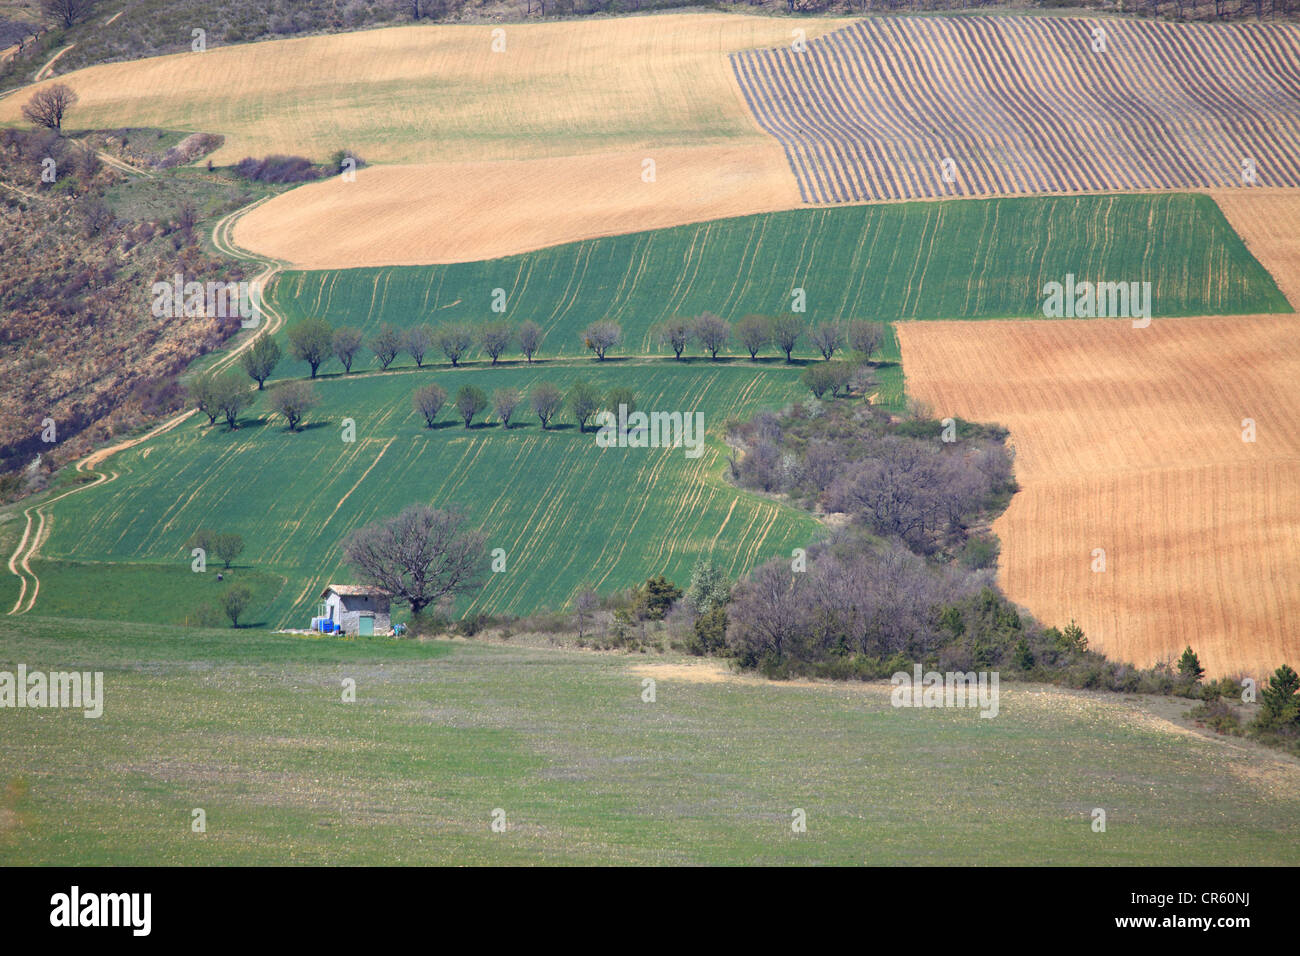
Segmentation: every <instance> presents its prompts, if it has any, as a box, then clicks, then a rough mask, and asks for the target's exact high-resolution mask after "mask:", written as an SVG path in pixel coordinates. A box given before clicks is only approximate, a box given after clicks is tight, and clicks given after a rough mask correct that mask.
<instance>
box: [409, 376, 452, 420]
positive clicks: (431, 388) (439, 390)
mask: <svg viewBox="0 0 1300 956" xmlns="http://www.w3.org/2000/svg"><path fill="white" fill-rule="evenodd" d="M413 401H414V403H415V410H416V411H417V412H419V413H420V414H421V415H423V416H424V425H425V427H426V428H432V427H433V423H434V421H435V420H436V419H437V418H438V413H439V412H440V411H442V409H443V406H444V405H446V404H447V390H446V389H445V388H443V387H442V386H441V385H426V386H424V387H423V388H417V389H416V390H415V395H414V396H413Z"/></svg>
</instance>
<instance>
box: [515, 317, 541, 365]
mask: <svg viewBox="0 0 1300 956" xmlns="http://www.w3.org/2000/svg"><path fill="white" fill-rule="evenodd" d="M543 338H545V336H544V334H543V333H542V327H541V326H540V325H538V324H537V323H536V322H534V321H532V320H531V319H529V320H528V321H527V322H525V323H524V324H523V325H521V326H519V351H521V352H523V353H524V358H526V359H528V364H529V365H531V364H532V363H533V356H534V355H536V354H537V350H538V349H540V348H541V347H542V339H543Z"/></svg>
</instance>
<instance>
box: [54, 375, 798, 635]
mask: <svg viewBox="0 0 1300 956" xmlns="http://www.w3.org/2000/svg"><path fill="white" fill-rule="evenodd" d="M799 371H800V369H799V367H798V366H791V367H787V366H785V365H784V364H783V363H779V364H778V363H775V362H774V363H772V364H771V365H770V366H764V367H763V368H762V369H761V370H759V369H757V368H756V367H755V366H753V365H751V364H749V363H744V364H742V363H717V364H714V363H708V362H703V361H696V362H690V363H685V362H684V363H676V362H669V361H663V360H655V361H641V362H639V363H633V362H605V363H599V364H598V363H595V362H594V361H592V362H586V361H584V362H581V363H578V362H573V361H563V362H548V363H540V364H535V365H534V366H532V367H528V366H520V365H515V366H511V367H508V368H496V369H488V368H483V367H477V366H476V367H471V368H462V369H457V370H455V371H451V370H448V369H445V368H443V369H428V368H426V369H423V370H419V371H414V370H412V371H407V372H390V373H384V374H369V375H357V376H353V377H351V378H347V379H345V378H343V377H341V376H337V377H332V378H326V379H323V380H321V381H319V382H318V384H317V392H318V394H319V396H320V398H321V405H320V407H319V408H318V409H316V410H315V412H313V413H312V415H311V417H310V419H309V421H308V424H307V427H306V428H305V429H304V430H302V431H300V432H298V433H290V432H288V431H287V430H286V429H285V427H284V425H283V423H282V421H281V420H278V419H272V418H271V417H270V415H269V412H268V410H267V404H266V403H267V399H266V397H265V393H264V394H263V396H262V397H261V398H259V400H258V404H257V405H255V406H254V407H253V408H252V409H250V411H249V412H247V413H246V414H245V416H244V421H243V424H242V425H241V427H240V428H239V429H237V430H236V431H233V432H231V431H229V430H227V429H226V427H225V425H224V424H218V425H216V426H208V425H207V424H206V419H204V418H202V417H201V416H191V418H190V419H189V420H187V421H186V422H185V423H184V424H183V425H181V426H180V427H178V428H176V429H173V430H172V431H170V432H168V433H166V434H165V435H162V436H159V437H158V438H157V439H155V440H153V441H151V442H149V443H147V444H145V445H142V446H140V447H138V448H135V449H131V450H128V451H125V452H122V453H120V454H118V455H116V456H114V458H113V459H112V470H113V471H114V472H116V473H117V474H118V476H119V477H117V478H116V479H115V480H113V481H110V482H106V483H104V484H102V485H98V486H96V487H93V488H88V489H86V490H85V491H82V492H79V493H78V494H75V495H72V496H70V497H68V498H66V499H65V500H63V501H61V502H59V504H58V505H57V512H56V518H55V520H54V522H53V531H52V532H51V534H50V538H49V540H48V541H47V542H46V544H45V545H44V546H43V548H42V558H41V560H39V561H38V562H36V563H35V564H34V565H33V570H34V571H35V572H36V574H37V575H38V576H39V577H41V579H42V582H43V583H42V590H41V594H40V597H39V598H38V600H37V605H36V609H37V613H50V614H65V613H66V614H69V615H71V616H75V617H99V616H103V617H112V618H129V619H131V620H136V621H150V622H159V623H177V622H178V621H180V620H181V619H182V618H185V619H192V617H193V615H194V614H195V613H196V612H197V611H198V609H199V608H200V607H201V605H202V604H204V603H207V602H208V601H210V600H212V597H211V595H212V594H213V593H214V592H213V588H214V587H216V585H213V586H209V584H208V583H207V582H206V581H203V580H196V581H195V582H193V583H191V584H188V585H187V584H184V583H183V582H184V581H185V580H186V575H189V576H191V577H193V578H195V579H206V578H209V577H212V576H213V575H214V574H215V572H216V566H215V564H212V563H210V564H209V568H208V571H207V572H206V574H203V575H200V574H194V573H193V572H191V571H190V560H191V559H190V553H189V549H188V548H187V547H186V542H187V541H188V540H189V538H190V536H191V535H192V534H193V533H194V532H195V531H196V530H197V529H199V528H201V527H209V528H213V529H216V530H222V531H233V532H237V533H239V534H241V535H243V537H244V540H245V543H246V550H245V552H244V553H243V554H242V555H241V556H240V558H239V560H238V561H237V562H236V564H237V569H236V573H235V575H234V577H233V578H232V579H237V578H238V577H239V575H242V574H247V573H248V571H249V570H250V569H252V570H255V571H257V572H260V573H263V574H265V575H268V576H275V577H277V578H278V579H280V580H286V581H287V582H288V584H287V585H286V586H284V587H275V586H274V582H273V581H272V580H271V579H270V578H269V577H268V578H267V579H266V580H263V581H262V583H261V586H260V588H259V589H255V590H256V593H257V594H258V595H259V596H261V597H262V598H263V599H264V601H265V603H262V604H257V603H255V604H254V606H253V607H251V608H250V611H249V617H248V620H249V622H250V623H264V624H267V625H269V626H273V627H278V626H293V627H306V626H307V624H308V623H309V619H310V617H311V615H312V613H314V611H313V609H314V608H315V605H316V600H317V597H318V595H319V594H320V591H321V589H322V588H323V587H324V586H325V585H326V584H328V583H330V582H331V581H334V580H340V579H341V580H345V581H347V580H351V573H350V572H348V571H347V570H345V568H344V565H343V561H342V553H341V546H342V542H343V541H344V539H345V538H346V536H347V534H348V532H349V531H351V530H352V529H354V528H357V527H359V526H360V525H363V524H366V523H368V522H370V521H373V520H375V519H377V518H381V517H387V516H389V515H392V514H395V513H397V512H398V511H400V510H401V509H402V508H404V507H406V506H407V505H409V504H412V503H415V502H426V503H429V504H432V505H433V506H435V507H446V506H451V505H455V506H458V507H460V508H462V509H463V510H464V511H465V512H466V514H467V516H468V518H469V520H470V523H471V524H472V525H474V526H476V527H480V528H482V529H483V530H484V531H485V532H486V533H487V537H488V542H487V544H488V548H489V549H494V548H498V547H499V548H502V549H503V550H504V551H505V554H506V571H505V572H502V573H496V574H489V575H488V577H487V581H486V584H485V586H484V588H483V589H482V590H481V591H480V592H478V594H477V596H476V597H475V598H474V599H473V601H472V602H470V601H468V600H467V601H465V602H463V605H462V606H461V607H460V608H459V609H460V610H463V611H473V610H484V611H487V612H489V613H497V614H501V613H529V612H532V611H537V610H541V609H545V608H562V607H566V606H567V605H568V604H569V602H570V600H571V599H572V597H573V596H575V595H576V594H577V592H578V591H579V590H581V589H582V588H583V587H592V588H595V589H597V590H598V591H599V592H601V593H605V592H608V591H610V590H613V589H615V588H619V587H626V586H629V585H632V584H635V583H639V582H641V581H644V580H645V579H646V578H647V577H649V576H650V575H652V574H658V573H665V574H667V575H668V576H669V577H670V578H671V579H673V580H676V581H677V582H678V583H679V584H683V585H684V584H685V583H686V581H687V580H689V577H690V570H691V568H692V567H693V566H694V564H695V562H696V561H697V560H698V559H699V558H700V557H702V556H703V555H705V554H710V553H711V554H714V555H716V557H717V559H718V560H719V562H720V563H721V564H722V565H723V566H724V567H726V568H727V569H728V570H729V571H730V572H731V573H732V574H733V575H738V574H740V573H742V572H743V571H745V570H747V569H748V568H749V567H752V566H753V565H754V564H757V563H760V562H761V561H763V560H766V559H767V558H769V557H772V556H775V555H783V554H784V555H788V554H789V553H790V551H791V549H792V548H795V547H799V546H803V545H806V544H807V543H808V541H809V540H810V539H811V538H812V537H813V536H814V535H815V534H816V533H817V530H818V527H819V526H818V524H817V522H816V520H815V519H814V518H813V517H812V516H810V515H808V514H807V513H805V512H801V511H799V510H797V509H795V508H792V507H789V506H787V505H784V504H779V503H775V502H773V501H770V500H766V499H763V498H761V497H759V496H756V495H753V494H751V493H749V492H745V491H742V490H739V489H737V488H735V487H733V486H732V485H730V484H728V483H727V482H726V480H725V477H724V471H725V468H726V463H725V459H724V456H725V453H726V446H725V444H724V443H723V438H724V426H725V421H726V419H727V418H729V417H732V416H745V415H747V414H748V413H749V412H751V411H753V410H754V409H755V408H757V407H760V406H763V405H780V404H783V403H784V402H786V401H788V400H790V399H791V398H794V397H797V396H799V395H800V394H807V393H806V392H805V391H804V390H803V388H802V386H800V385H799V384H798V383H797V377H798V374H799ZM579 377H585V378H587V379H589V380H590V381H591V382H592V383H593V384H594V385H595V386H596V387H597V388H598V390H599V391H600V392H601V393H602V394H605V393H608V392H609V390H610V389H612V388H614V387H616V386H620V387H621V386H626V387H629V388H632V389H633V391H634V393H635V395H636V400H637V404H638V406H639V407H640V408H642V409H647V410H649V409H657V410H663V411H683V412H693V411H699V412H701V413H702V414H703V416H704V424H705V429H706V436H707V441H706V444H705V446H704V449H703V452H702V454H701V455H700V456H699V457H698V458H693V459H692V458H687V457H686V454H685V449H683V448H661V449H640V448H607V449H602V448H599V447H598V446H597V445H596V440H595V431H594V429H593V430H589V431H587V432H586V433H580V432H579V431H578V429H577V427H576V426H574V425H573V424H572V421H571V419H566V420H564V421H561V422H560V423H559V427H555V426H554V425H553V426H552V428H551V429H549V430H547V431H545V432H543V430H542V429H541V427H540V425H539V423H538V421H537V419H536V417H535V416H533V415H532V413H531V412H530V411H524V412H523V413H522V415H521V418H520V419H519V425H518V426H517V427H515V426H513V425H512V427H511V428H510V429H509V430H507V429H505V428H502V427H501V426H500V423H499V422H496V421H494V420H491V419H490V418H489V419H485V417H484V416H482V415H480V416H479V417H478V419H477V420H476V427H474V428H471V429H466V428H465V427H464V425H463V423H462V422H461V421H460V420H458V419H457V418H456V417H455V416H456V413H455V410H454V409H447V410H444V411H443V412H442V415H441V417H440V420H439V422H438V423H437V424H438V427H436V428H433V429H429V428H426V427H425V423H424V419H423V418H422V417H421V416H419V415H418V414H417V413H416V412H415V410H414V409H413V407H412V403H411V393H412V392H413V391H414V390H415V389H416V388H417V387H419V386H421V385H424V384H426V383H428V382H438V383H440V384H441V385H442V386H443V387H444V388H445V389H446V390H447V391H448V392H449V393H450V394H452V395H454V394H455V392H456V390H457V389H458V388H459V387H460V386H461V385H463V384H474V385H477V386H479V387H481V388H482V389H483V390H484V391H485V392H488V393H490V392H491V391H492V390H493V389H495V388H498V387H502V386H506V385H510V386H516V387H519V388H521V389H524V390H525V391H526V390H528V389H530V388H531V387H532V386H533V385H534V384H536V383H537V382H540V381H550V382H554V383H555V384H557V385H559V386H560V387H561V388H567V387H568V385H569V384H570V383H572V382H573V381H574V380H575V379H577V378H579ZM346 419H352V420H353V422H354V423H355V429H356V434H355V441H353V442H345V441H343V434H344V423H345V420H346ZM69 561H72V562H91V563H89V564H84V565H81V564H77V565H70V564H67V563H65V562H69ZM102 562H111V564H104V563H102ZM141 564H145V565H157V566H158V567H159V569H160V570H161V571H163V572H164V573H163V575H162V576H161V577H160V578H159V579H158V581H155V580H154V579H152V578H151V576H150V575H149V574H148V573H147V571H144V570H142V569H141V568H140V565H141ZM47 570H48V572H49V580H48V582H46V577H47ZM109 582H111V584H110V583H109ZM162 582H166V584H165V587H166V588H169V589H171V590H161V589H160V585H161V584H162ZM98 594H107V595H111V598H99V597H96V595H98ZM173 599H174V600H173ZM47 608H48V610H47ZM90 608H98V610H97V611H94V612H91V611H90V610H89V609H90Z"/></svg>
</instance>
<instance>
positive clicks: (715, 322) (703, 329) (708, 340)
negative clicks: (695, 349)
mask: <svg viewBox="0 0 1300 956" xmlns="http://www.w3.org/2000/svg"><path fill="white" fill-rule="evenodd" d="M691 331H692V333H693V334H694V335H695V341H697V342H699V343H700V347H701V348H702V349H704V351H706V352H708V353H709V358H711V359H712V360H713V361H715V362H716V361H717V360H718V352H720V351H721V350H722V349H723V347H724V346H726V344H727V342H728V341H730V340H731V323H729V322H728V321H727V320H726V319H724V318H722V317H721V316H717V315H714V314H713V313H712V312H702V313H700V315H699V316H698V317H697V318H696V319H695V322H694V323H692V325H691Z"/></svg>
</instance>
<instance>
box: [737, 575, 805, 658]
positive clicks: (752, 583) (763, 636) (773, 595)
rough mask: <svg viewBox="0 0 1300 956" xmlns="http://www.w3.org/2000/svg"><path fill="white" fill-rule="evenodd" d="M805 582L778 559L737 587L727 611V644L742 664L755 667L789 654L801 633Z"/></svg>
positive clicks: (802, 577) (801, 576)
mask: <svg viewBox="0 0 1300 956" xmlns="http://www.w3.org/2000/svg"><path fill="white" fill-rule="evenodd" d="M804 580H805V579H804V576H803V575H801V574H795V573H793V572H791V571H790V567H789V565H788V564H786V562H785V561H784V560H776V561H769V562H768V563H766V564H764V565H762V566H760V567H759V568H757V569H756V570H755V571H754V572H753V573H752V574H751V575H750V576H749V579H748V580H745V581H742V582H741V583H740V584H738V585H737V586H736V589H735V591H734V592H733V596H732V602H731V604H730V605H728V608H727V645H728V646H729V647H731V649H732V650H733V651H734V652H735V653H736V654H737V655H738V656H739V657H740V658H741V660H742V661H746V662H748V663H750V664H751V665H752V664H756V663H759V662H761V661H762V659H763V658H764V657H772V658H775V659H778V660H779V659H780V658H781V657H782V655H784V654H785V652H786V644H787V643H788V642H791V641H792V640H793V639H794V638H795V636H796V635H797V633H798V630H799V618H800V614H799V608H798V605H799V602H800V601H801V600H802V599H803V592H804V591H806V588H804V587H801V584H802V582H803V581H804Z"/></svg>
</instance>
